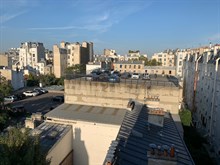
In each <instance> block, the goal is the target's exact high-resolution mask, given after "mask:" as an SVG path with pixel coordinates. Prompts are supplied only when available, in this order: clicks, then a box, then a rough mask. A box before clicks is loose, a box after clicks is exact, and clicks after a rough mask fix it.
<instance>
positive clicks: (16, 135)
mask: <svg viewBox="0 0 220 165" xmlns="http://www.w3.org/2000/svg"><path fill="white" fill-rule="evenodd" d="M0 164H2V165H10V164H22V165H46V164H50V160H47V159H46V154H45V153H43V151H42V149H41V146H40V141H39V137H37V136H34V137H32V136H30V132H29V131H28V129H23V130H20V129H18V128H11V129H9V131H8V132H7V133H5V134H4V135H1V136H0Z"/></svg>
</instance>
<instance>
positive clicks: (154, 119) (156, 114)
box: [148, 108, 165, 127]
mask: <svg viewBox="0 0 220 165" xmlns="http://www.w3.org/2000/svg"><path fill="white" fill-rule="evenodd" d="M164 115H165V112H164V111H163V109H159V108H157V109H150V110H149V112H148V122H149V123H150V124H153V125H157V126H160V127H163V122H164Z"/></svg>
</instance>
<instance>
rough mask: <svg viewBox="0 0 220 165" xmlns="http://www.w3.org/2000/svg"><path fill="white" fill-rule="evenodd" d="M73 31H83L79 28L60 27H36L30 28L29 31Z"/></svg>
mask: <svg viewBox="0 0 220 165" xmlns="http://www.w3.org/2000/svg"><path fill="white" fill-rule="evenodd" d="M71 29H81V28H80V27H77V26H60V27H34V28H29V30H71Z"/></svg>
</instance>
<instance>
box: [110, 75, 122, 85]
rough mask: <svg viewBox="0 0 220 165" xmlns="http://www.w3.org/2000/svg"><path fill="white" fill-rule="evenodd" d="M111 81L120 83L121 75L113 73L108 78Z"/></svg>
mask: <svg viewBox="0 0 220 165" xmlns="http://www.w3.org/2000/svg"><path fill="white" fill-rule="evenodd" d="M108 81H109V82H114V83H119V82H120V77H118V76H116V75H111V76H109V78H108Z"/></svg>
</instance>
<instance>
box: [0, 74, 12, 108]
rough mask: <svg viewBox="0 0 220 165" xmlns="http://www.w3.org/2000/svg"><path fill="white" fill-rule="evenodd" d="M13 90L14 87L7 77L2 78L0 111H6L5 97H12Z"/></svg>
mask: <svg viewBox="0 0 220 165" xmlns="http://www.w3.org/2000/svg"><path fill="white" fill-rule="evenodd" d="M12 90H13V87H12V85H11V84H10V83H9V82H8V80H6V78H5V77H3V76H0V109H4V97H5V96H7V95H10V94H11V92H12Z"/></svg>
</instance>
